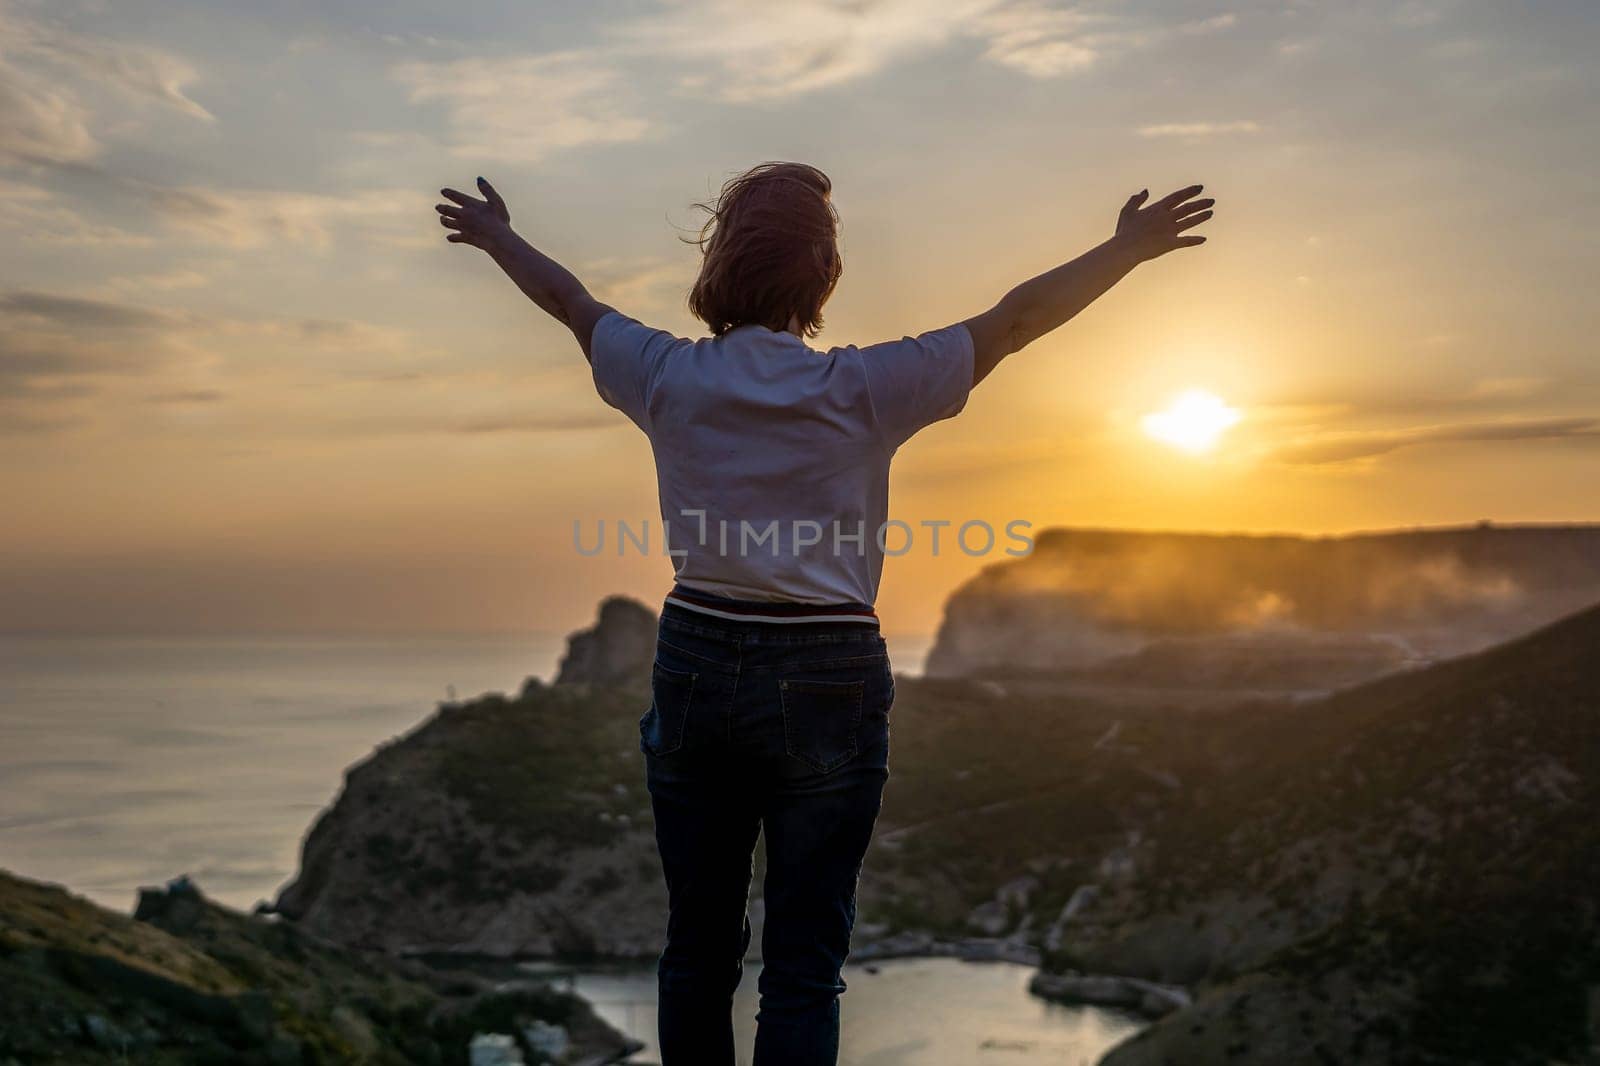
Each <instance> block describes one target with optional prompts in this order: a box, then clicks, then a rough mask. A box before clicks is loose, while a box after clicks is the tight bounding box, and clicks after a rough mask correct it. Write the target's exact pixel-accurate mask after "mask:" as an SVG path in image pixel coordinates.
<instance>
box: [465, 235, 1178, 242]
mask: <svg viewBox="0 0 1600 1066" xmlns="http://www.w3.org/2000/svg"><path fill="white" fill-rule="evenodd" d="M444 239H445V240H447V241H449V242H450V243H451V244H466V243H468V239H467V235H466V234H465V233H447V234H445V238H444ZM1201 239H1202V240H1204V239H1205V238H1201Z"/></svg>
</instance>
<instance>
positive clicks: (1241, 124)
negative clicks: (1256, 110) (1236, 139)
mask: <svg viewBox="0 0 1600 1066" xmlns="http://www.w3.org/2000/svg"><path fill="white" fill-rule="evenodd" d="M1260 132H1261V125H1260V123H1257V122H1252V121H1250V120H1248V119H1240V120H1237V121H1233V122H1162V123H1157V124H1155V125H1151V126H1140V127H1139V136H1141V137H1180V138H1184V139H1187V140H1203V139H1204V138H1207V137H1226V136H1229V135H1232V134H1241V133H1260Z"/></svg>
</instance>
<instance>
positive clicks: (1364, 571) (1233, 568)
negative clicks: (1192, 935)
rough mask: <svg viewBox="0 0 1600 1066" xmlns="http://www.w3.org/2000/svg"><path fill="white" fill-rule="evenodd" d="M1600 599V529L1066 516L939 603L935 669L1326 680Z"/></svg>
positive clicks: (1106, 678) (1540, 620)
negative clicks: (1170, 527) (1086, 520)
mask: <svg viewBox="0 0 1600 1066" xmlns="http://www.w3.org/2000/svg"><path fill="white" fill-rule="evenodd" d="M1592 603H1600V528H1596V527H1592V526H1568V527H1555V526H1551V527H1515V526H1507V527H1498V526H1491V525H1488V524H1484V525H1480V526H1476V527H1472V528H1463V529H1437V530H1417V531H1402V532H1393V533H1375V534H1360V535H1352V536H1342V537H1300V536H1224V535H1207V534H1192V533H1128V532H1116V531H1098V530H1077V529H1056V530H1049V531H1046V532H1045V533H1043V534H1041V535H1040V536H1039V537H1038V538H1037V540H1036V543H1035V549H1034V552H1033V553H1032V554H1031V555H1030V556H1028V557H1026V558H1023V559H1017V560H1011V561H1007V562H1004V563H1000V564H998V565H995V566H992V567H990V568H988V569H986V570H985V571H983V572H982V573H981V574H980V575H979V576H978V577H976V578H974V579H973V580H971V581H969V582H968V583H967V584H966V585H964V586H962V587H961V588H960V589H958V590H957V591H956V592H955V594H954V595H953V596H952V597H951V598H950V601H949V603H948V604H947V605H946V610H945V617H944V620H943V623H942V625H941V627H940V630H939V637H938V641H937V643H936V644H935V646H934V648H933V650H932V652H931V653H930V655H929V657H928V667H927V672H928V673H929V675H931V676H945V677H953V676H986V677H1025V676H1031V677H1055V678H1058V679H1072V680H1076V681H1078V682H1083V683H1094V684H1101V685H1113V686H1126V685H1129V684H1139V685H1146V686H1152V685H1154V686H1167V687H1184V686H1197V685H1203V686H1206V687H1208V688H1211V689H1217V688H1227V689H1235V690H1243V689H1250V690H1257V691H1275V690H1276V691H1285V690H1326V689H1331V688H1336V687H1340V686H1343V685H1348V684H1352V683H1356V682H1359V681H1363V680H1369V679H1372V678H1375V677H1378V676H1381V675H1383V674H1387V673H1391V672H1394V671H1396V670H1398V669H1402V668H1405V667H1408V666H1415V665H1419V664H1425V663H1428V662H1433V661H1437V660H1439V659H1441V658H1445V657H1449V656H1453V655H1459V654H1464V653H1467V652H1472V651H1477V650H1480V649H1482V648H1485V647H1488V646H1490V645H1492V644H1495V643H1498V642H1500V641H1504V640H1508V639H1511V638H1512V637H1515V636H1517V635H1520V634H1522V633H1526V632H1529V631H1530V630H1532V629H1534V628H1536V627H1538V626H1540V625H1543V624H1545V623H1547V622H1550V621H1553V620H1555V619H1556V618H1559V617H1561V616H1563V615H1565V614H1569V613H1571V612H1573V611H1576V610H1579V609H1581V608H1583V607H1585V606H1588V605H1589V604H1592Z"/></svg>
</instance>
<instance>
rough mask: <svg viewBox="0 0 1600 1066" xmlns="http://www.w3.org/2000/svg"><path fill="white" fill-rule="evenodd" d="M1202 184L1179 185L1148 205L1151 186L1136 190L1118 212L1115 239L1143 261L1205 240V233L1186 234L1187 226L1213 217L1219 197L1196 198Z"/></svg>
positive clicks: (1191, 227)
mask: <svg viewBox="0 0 1600 1066" xmlns="http://www.w3.org/2000/svg"><path fill="white" fill-rule="evenodd" d="M1202 188H1204V186H1201V185H1191V186H1189V187H1188V188H1186V189H1179V190H1178V191H1177V192H1175V193H1169V194H1168V195H1166V196H1163V197H1162V198H1161V199H1159V200H1157V201H1156V202H1155V203H1153V204H1150V205H1149V206H1148V207H1146V206H1143V205H1144V202H1145V201H1146V200H1148V199H1149V198H1150V190H1149V189H1145V190H1143V191H1141V192H1136V193H1134V194H1133V195H1132V196H1130V197H1128V202H1127V203H1126V204H1123V205H1122V213H1121V214H1119V215H1118V216H1117V235H1116V238H1115V239H1116V240H1117V241H1118V242H1120V243H1121V244H1122V245H1123V246H1124V247H1125V248H1126V249H1127V250H1128V251H1129V252H1130V253H1131V254H1132V255H1133V256H1134V257H1135V258H1136V259H1137V260H1140V261H1143V260H1146V259H1154V258H1156V257H1157V256H1161V255H1166V254H1167V253H1168V252H1171V251H1174V250H1176V249H1178V248H1193V247H1194V246H1195V245H1197V244H1204V243H1205V242H1206V239H1205V238H1204V237H1200V236H1187V237H1186V236H1183V233H1184V231H1185V230H1190V229H1193V228H1194V227H1196V226H1198V225H1199V224H1200V223H1202V222H1204V221H1205V220H1206V219H1208V218H1210V217H1211V214H1212V212H1211V207H1212V205H1213V204H1215V203H1216V201H1215V200H1212V199H1205V200H1196V199H1193V197H1195V196H1198V195H1199V194H1200V190H1201V189H1202Z"/></svg>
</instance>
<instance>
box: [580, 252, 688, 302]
mask: <svg viewBox="0 0 1600 1066" xmlns="http://www.w3.org/2000/svg"><path fill="white" fill-rule="evenodd" d="M693 270H694V267H693V266H692V265H686V264H684V263H682V262H673V261H670V260H665V259H655V258H643V259H596V260H590V261H589V262H587V263H585V264H584V265H583V272H582V273H583V278H584V281H585V284H587V285H588V286H589V288H590V290H591V291H593V292H594V294H595V296H596V298H598V299H599V300H601V301H602V302H603V303H608V304H614V305H616V306H618V307H635V308H656V309H666V308H668V307H672V308H677V307H681V306H682V305H683V302H684V298H685V296H686V294H687V293H688V291H689V284H690V281H691V280H692V271H693Z"/></svg>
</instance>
